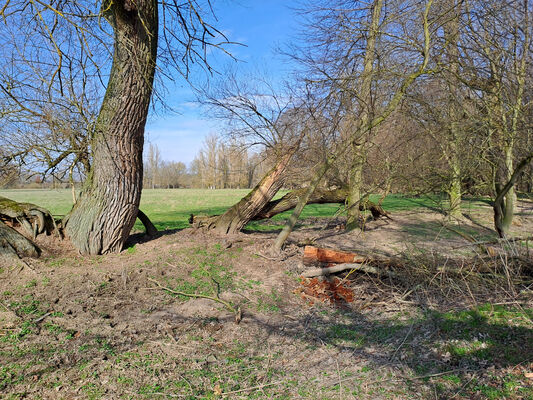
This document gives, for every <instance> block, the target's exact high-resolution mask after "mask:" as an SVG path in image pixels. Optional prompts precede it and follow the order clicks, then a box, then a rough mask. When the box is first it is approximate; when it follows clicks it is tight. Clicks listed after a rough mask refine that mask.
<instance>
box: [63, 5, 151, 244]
mask: <svg viewBox="0 0 533 400" xmlns="http://www.w3.org/2000/svg"><path fill="white" fill-rule="evenodd" d="M103 7H105V8H106V14H105V15H106V18H107V19H108V21H109V22H110V24H111V25H112V26H113V29H114V33H115V48H114V55H113V65H112V67H111V72H110V77H109V83H108V86H107V91H106V94H105V97H104V100H103V103H102V107H101V109H100V114H99V116H98V120H97V123H96V128H95V131H94V133H93V139H92V143H91V145H92V149H93V164H92V170H91V171H90V174H89V177H88V180H87V184H86V186H85V188H84V190H83V191H82V194H81V196H80V198H79V199H78V202H77V203H76V205H75V206H74V207H73V209H72V210H71V212H70V213H69V215H68V216H67V217H66V220H65V227H66V233H67V235H68V236H69V238H70V240H71V241H72V243H73V244H74V245H75V246H76V247H77V248H78V249H79V251H80V252H81V253H83V254H104V253H111V252H118V251H121V250H122V247H123V245H124V243H125V241H126V239H127V238H128V235H129V233H130V231H131V229H132V227H133V224H134V223H135V219H136V218H137V214H138V208H139V202H140V198H141V189H142V176H143V169H142V164H143V163H142V150H143V144H144V126H145V123H146V117H147V114H148V107H149V104H150V98H151V94H152V86H153V79H154V72H155V65H156V55H157V32H158V16H157V2H156V1H154V0H137V1H136V2H130V1H114V2H111V1H105V2H104V4H103Z"/></svg>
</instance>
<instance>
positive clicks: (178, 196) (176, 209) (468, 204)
mask: <svg viewBox="0 0 533 400" xmlns="http://www.w3.org/2000/svg"><path fill="white" fill-rule="evenodd" d="M248 192H249V189H216V190H210V189H145V190H143V193H142V197H141V206H140V208H141V210H142V211H143V212H144V213H145V214H146V215H148V216H149V217H150V219H151V220H152V222H153V223H154V225H155V226H156V228H157V229H158V230H174V229H184V228H187V227H188V226H189V223H188V219H189V216H190V214H194V215H217V214H221V213H223V212H224V211H225V210H226V209H227V208H228V207H231V206H232V205H233V204H235V203H236V202H237V201H239V200H240V199H241V198H242V197H244V196H245V195H246V194H247V193H248ZM285 193H287V191H280V192H279V193H278V195H277V197H276V198H279V197H281V196H283V195H284V194H285ZM0 196H4V197H7V198H10V199H12V200H15V201H19V202H28V203H34V204H37V205H39V206H41V207H44V208H47V209H48V210H50V211H51V213H52V214H53V215H55V216H57V217H60V216H63V215H65V214H66V213H67V212H68V211H69V210H70V208H71V207H72V204H73V203H72V193H71V191H70V190H69V189H50V190H48V189H10V190H0ZM370 200H372V201H374V202H377V201H379V196H378V195H372V196H370ZM382 205H383V208H384V209H385V210H386V211H389V212H392V213H394V212H398V211H407V210H414V209H428V210H433V211H435V210H437V211H440V210H443V209H444V207H445V206H446V200H445V199H444V198H443V197H441V196H437V195H433V196H423V197H414V196H404V195H401V194H391V195H389V196H387V197H386V198H385V200H384V201H383V204H382ZM486 205H487V204H486V200H484V199H467V200H466V201H465V202H464V204H463V208H464V210H466V211H468V210H472V209H478V208H479V207H482V206H486ZM289 215H290V211H287V212H285V213H282V214H279V215H276V216H275V217H274V218H272V220H273V221H282V220H285V219H286V218H288V216H289ZM337 215H343V207H342V205H339V204H311V205H308V206H306V207H305V208H304V211H303V212H302V215H301V218H309V217H333V216H337ZM278 228H279V226H278ZM142 229H143V227H142V224H141V223H140V222H139V221H137V222H136V224H135V227H134V231H140V230H142ZM270 229H276V228H275V227H269V226H268V225H265V224H260V223H258V222H251V223H250V224H249V225H248V226H247V230H251V231H255V230H260V231H262V230H270Z"/></svg>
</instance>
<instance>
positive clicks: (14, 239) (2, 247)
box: [0, 221, 41, 258]
mask: <svg viewBox="0 0 533 400" xmlns="http://www.w3.org/2000/svg"><path fill="white" fill-rule="evenodd" d="M40 253H41V250H40V249H39V247H37V246H36V245H35V244H34V243H33V242H32V241H31V240H29V239H28V238H26V237H24V236H23V235H21V234H20V233H19V232H17V231H16V230H15V229H13V228H11V227H9V226H7V225H6V224H4V223H3V222H2V221H0V255H2V256H6V257H9V258H19V257H39V255H40Z"/></svg>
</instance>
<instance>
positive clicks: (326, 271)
mask: <svg viewBox="0 0 533 400" xmlns="http://www.w3.org/2000/svg"><path fill="white" fill-rule="evenodd" d="M346 270H354V271H362V272H366V273H368V274H373V275H388V276H391V277H395V276H397V275H396V274H395V273H394V272H391V271H387V270H384V269H381V268H377V267H374V266H372V265H368V264H358V263H345V264H338V265H334V266H332V267H325V268H312V269H308V270H307V271H305V272H303V273H302V276H303V277H304V278H314V277H317V276H328V275H332V274H336V273H338V272H342V271H346Z"/></svg>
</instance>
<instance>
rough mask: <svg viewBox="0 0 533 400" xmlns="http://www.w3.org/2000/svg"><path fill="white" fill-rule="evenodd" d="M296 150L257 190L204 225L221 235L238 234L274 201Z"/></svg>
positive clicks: (267, 175)
mask: <svg viewBox="0 0 533 400" xmlns="http://www.w3.org/2000/svg"><path fill="white" fill-rule="evenodd" d="M294 152H295V150H291V151H289V152H288V153H287V154H284V155H283V156H282V157H281V159H280V160H279V161H278V163H277V164H276V166H275V167H274V168H272V169H271V170H270V171H269V172H268V173H267V174H266V175H265V177H264V178H263V179H261V181H260V182H259V183H258V184H257V185H256V186H255V188H254V189H253V190H252V191H251V192H250V193H248V194H247V195H246V196H245V197H243V198H242V199H241V200H240V201H239V202H238V203H237V204H235V205H234V206H233V207H231V208H230V209H229V210H228V211H226V212H225V213H224V214H222V215H220V216H217V217H213V218H210V219H209V220H208V221H205V223H204V224H203V225H204V226H206V227H207V228H208V229H210V230H213V231H215V232H217V233H221V234H229V233H237V232H240V230H241V229H242V228H244V227H245V226H246V224H247V223H248V222H250V221H251V220H252V219H254V217H255V216H256V215H257V213H258V212H260V211H261V210H262V209H263V208H264V207H265V205H266V204H267V203H268V202H269V201H270V200H272V198H273V197H274V196H275V195H276V193H277V192H278V191H279V190H280V189H281V187H282V186H283V175H284V173H285V170H286V169H287V166H288V165H289V162H290V160H291V158H292V156H293V154H294Z"/></svg>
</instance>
